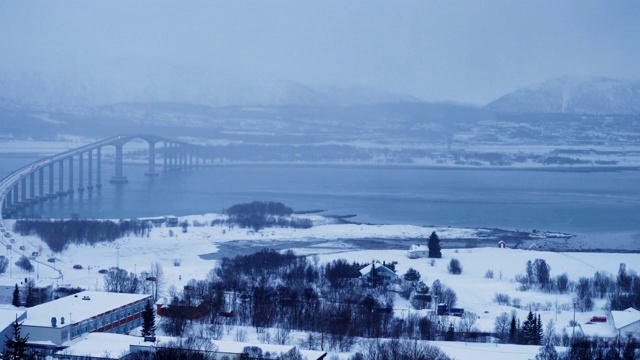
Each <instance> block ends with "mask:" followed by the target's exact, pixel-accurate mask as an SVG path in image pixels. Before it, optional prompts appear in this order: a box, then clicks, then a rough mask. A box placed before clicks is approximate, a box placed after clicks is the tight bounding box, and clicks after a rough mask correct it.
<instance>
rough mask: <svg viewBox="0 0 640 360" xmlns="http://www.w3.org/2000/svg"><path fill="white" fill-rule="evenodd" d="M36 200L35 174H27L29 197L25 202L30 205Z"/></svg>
mask: <svg viewBox="0 0 640 360" xmlns="http://www.w3.org/2000/svg"><path fill="white" fill-rule="evenodd" d="M35 198H36V173H31V174H29V197H28V198H27V201H28V202H30V203H32V202H34V201H35Z"/></svg>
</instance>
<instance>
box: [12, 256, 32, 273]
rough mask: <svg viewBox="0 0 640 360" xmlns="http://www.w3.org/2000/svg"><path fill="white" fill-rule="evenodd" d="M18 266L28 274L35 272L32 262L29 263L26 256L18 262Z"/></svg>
mask: <svg viewBox="0 0 640 360" xmlns="http://www.w3.org/2000/svg"><path fill="white" fill-rule="evenodd" d="M16 266H18V267H19V268H20V269H22V270H24V271H27V272H32V271H33V264H31V261H29V259H28V258H27V257H26V256H24V255H22V256H21V257H20V259H18V261H16Z"/></svg>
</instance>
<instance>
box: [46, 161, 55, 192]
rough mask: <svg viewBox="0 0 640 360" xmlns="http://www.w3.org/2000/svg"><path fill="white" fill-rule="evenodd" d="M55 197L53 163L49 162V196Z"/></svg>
mask: <svg viewBox="0 0 640 360" xmlns="http://www.w3.org/2000/svg"><path fill="white" fill-rule="evenodd" d="M54 197H56V193H55V190H54V189H53V164H49V193H48V194H47V198H49V199H53V198H54Z"/></svg>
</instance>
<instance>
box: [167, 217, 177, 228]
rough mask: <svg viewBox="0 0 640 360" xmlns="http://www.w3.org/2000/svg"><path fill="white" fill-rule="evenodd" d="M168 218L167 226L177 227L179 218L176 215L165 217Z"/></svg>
mask: <svg viewBox="0 0 640 360" xmlns="http://www.w3.org/2000/svg"><path fill="white" fill-rule="evenodd" d="M165 219H166V222H165V223H166V226H167V227H176V226H178V218H177V217H175V216H167V217H165Z"/></svg>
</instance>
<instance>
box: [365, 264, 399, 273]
mask: <svg viewBox="0 0 640 360" xmlns="http://www.w3.org/2000/svg"><path fill="white" fill-rule="evenodd" d="M375 265H376V270H380V271H384V272H386V273H388V274H390V275H391V274H393V275H394V276H398V275H397V274H396V273H395V272H393V271H392V270H391V269H389V268H388V267H386V266H384V265H382V264H381V263H380V262H378V261H376V262H375ZM370 272H371V264H369V265H367V266H365V267H363V268H362V269H360V276H365V275H367V274H369V273H370Z"/></svg>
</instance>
